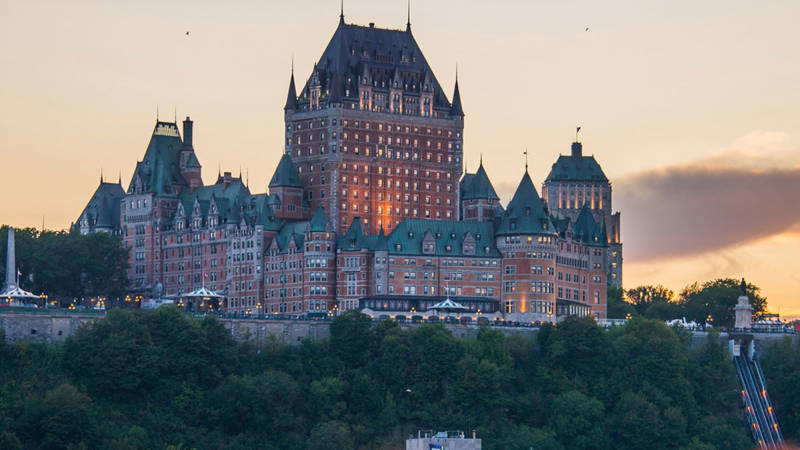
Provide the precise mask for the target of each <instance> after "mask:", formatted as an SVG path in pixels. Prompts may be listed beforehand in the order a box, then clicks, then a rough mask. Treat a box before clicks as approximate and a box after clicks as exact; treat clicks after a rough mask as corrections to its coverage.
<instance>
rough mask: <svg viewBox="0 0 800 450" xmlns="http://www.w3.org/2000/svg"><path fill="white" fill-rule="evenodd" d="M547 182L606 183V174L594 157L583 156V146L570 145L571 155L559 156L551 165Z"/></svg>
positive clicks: (577, 144)
mask: <svg viewBox="0 0 800 450" xmlns="http://www.w3.org/2000/svg"><path fill="white" fill-rule="evenodd" d="M547 181H601V182H608V178H606V174H605V173H603V169H602V168H600V164H598V163H597V161H596V160H595V159H594V156H583V145H582V144H581V143H580V142H573V143H572V154H571V155H561V156H559V157H558V160H557V161H556V163H555V164H553V168H552V169H551V170H550V174H549V175H547Z"/></svg>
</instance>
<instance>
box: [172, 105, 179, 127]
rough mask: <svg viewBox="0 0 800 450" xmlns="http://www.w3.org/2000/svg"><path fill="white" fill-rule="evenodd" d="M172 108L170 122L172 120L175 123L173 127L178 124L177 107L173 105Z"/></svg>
mask: <svg viewBox="0 0 800 450" xmlns="http://www.w3.org/2000/svg"><path fill="white" fill-rule="evenodd" d="M172 108H173V109H172V113H173V116H172V120H174V121H175V125H177V124H178V105H173V106H172Z"/></svg>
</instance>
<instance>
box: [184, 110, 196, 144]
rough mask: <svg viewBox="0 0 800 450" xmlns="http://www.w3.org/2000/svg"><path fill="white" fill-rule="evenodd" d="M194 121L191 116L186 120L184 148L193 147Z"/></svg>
mask: <svg viewBox="0 0 800 450" xmlns="http://www.w3.org/2000/svg"><path fill="white" fill-rule="evenodd" d="M193 124H194V122H192V119H190V118H189V116H186V120H184V121H183V146H184V147H190V148H191V147H192V125H193Z"/></svg>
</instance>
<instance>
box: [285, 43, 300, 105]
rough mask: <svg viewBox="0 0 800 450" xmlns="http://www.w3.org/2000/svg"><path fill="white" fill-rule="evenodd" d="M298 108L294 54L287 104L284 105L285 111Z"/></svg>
mask: <svg viewBox="0 0 800 450" xmlns="http://www.w3.org/2000/svg"><path fill="white" fill-rule="evenodd" d="M296 108H297V89H295V87H294V56H292V74H291V75H290V77H289V92H288V93H287V94H286V104H285V105H284V107H283V110H284V111H288V110H294V109H296Z"/></svg>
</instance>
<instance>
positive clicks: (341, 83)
mask: <svg viewBox="0 0 800 450" xmlns="http://www.w3.org/2000/svg"><path fill="white" fill-rule="evenodd" d="M364 82H366V83H367V84H369V85H370V86H372V88H373V89H375V90H386V91H388V89H390V88H391V87H397V88H398V89H401V90H403V92H404V93H405V94H408V95H419V94H420V93H421V92H431V93H432V94H433V107H434V109H438V110H439V111H442V112H444V113H449V112H450V111H451V108H452V106H453V105H451V104H450V102H449V101H448V99H447V95H445V93H444V91H443V90H442V87H441V86H440V85H439V82H438V81H437V80H436V77H435V76H434V74H433V70H432V69H431V67H430V65H429V64H428V62H427V61H426V60H425V57H424V56H423V54H422V50H420V48H419V45H418V44H417V42H416V40H415V39H414V36H413V35H412V33H411V29H410V28H406V30H405V31H404V30H391V29H385V28H378V27H375V26H374V25H370V26H360V25H353V24H347V23H345V22H344V20H340V21H339V25H338V27H337V28H336V31H335V32H334V34H333V36H332V37H331V40H330V42H328V45H327V47H326V48H325V51H324V52H323V53H322V56H321V57H320V59H319V61H318V62H317V63H316V64H315V65H314V69H313V71H312V73H311V74H310V75H309V78H308V81H307V82H306V84H305V86H304V87H303V89H302V90H301V91H300V93H299V98H308V96H309V95H310V94H309V91H310V87H311V86H319V87H320V92H321V98H320V104H321V105H322V104H325V103H326V102H334V103H335V102H341V100H342V99H344V98H347V99H349V100H352V101H357V100H358V95H359V94H358V87H359V85H360V83H364ZM290 84H291V83H290ZM426 87H427V91H426ZM288 104H289V102H288V101H287V105H288ZM296 107H298V108H300V109H303V108H308V102H298V103H297V104H296Z"/></svg>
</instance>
